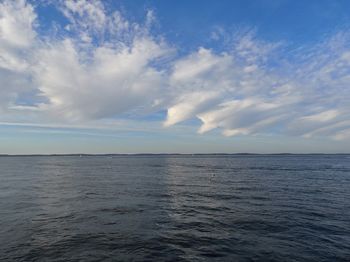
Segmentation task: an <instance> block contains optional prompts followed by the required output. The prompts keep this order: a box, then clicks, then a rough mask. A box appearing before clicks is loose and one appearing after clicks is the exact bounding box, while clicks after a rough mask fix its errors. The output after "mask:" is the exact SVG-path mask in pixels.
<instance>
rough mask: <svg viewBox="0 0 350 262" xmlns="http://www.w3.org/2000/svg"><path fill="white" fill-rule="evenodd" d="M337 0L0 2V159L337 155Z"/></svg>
mask: <svg viewBox="0 0 350 262" xmlns="http://www.w3.org/2000/svg"><path fill="white" fill-rule="evenodd" d="M349 11H350V3H349V2H348V1H325V0H324V1H321V0H320V1H311V0H310V1H287V0H279V1H277V0H261V1H253V0H252V1H243V0H242V1H238V0H237V1H226V0H222V1H199V0H191V1H184V0H183V1H182V0H180V1H160V0H159V1H101V2H100V1H87V0H79V1H63V0H62V1H24V0H18V1H6V0H5V1H0V154H1V153H10V154H32V153H141V152H142V153H145V152H149V153H161V152H165V153H175V152H178V153H195V152H198V153H210V152H225V153H236V152H258V153H264V152H266V153H278V152H292V153H298V152H300V153H306V152H312V153H317V152H323V153H337V152H339V153H344V152H349V148H350V147H349V146H350V103H349V102H350V87H349V84H350V45H349V43H350V41H349V40H350V32H349V25H350V21H349V18H350V16H349Z"/></svg>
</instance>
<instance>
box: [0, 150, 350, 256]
mask: <svg viewBox="0 0 350 262" xmlns="http://www.w3.org/2000/svg"><path fill="white" fill-rule="evenodd" d="M0 260H1V261H350V156H346V155H305V156H298V155H291V156H117V157H113V158H111V157H106V156H98V157H96V156H95V157H92V156H90V157H72V156H71V157H68V156H67V157H63V156H60V157H0Z"/></svg>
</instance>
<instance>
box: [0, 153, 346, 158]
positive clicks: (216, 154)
mask: <svg viewBox="0 0 350 262" xmlns="http://www.w3.org/2000/svg"><path fill="white" fill-rule="evenodd" d="M306 155H310V156H312V155H316V156H320V155H345V156H346V155H350V153H193V154H191V153H159V154H158V153H130V154H122V153H121V154H0V157H38V156H47V157H49V156H71V157H94V156H101V157H103V156H107V157H108V156H109V157H111V156H116V157H117V156H306Z"/></svg>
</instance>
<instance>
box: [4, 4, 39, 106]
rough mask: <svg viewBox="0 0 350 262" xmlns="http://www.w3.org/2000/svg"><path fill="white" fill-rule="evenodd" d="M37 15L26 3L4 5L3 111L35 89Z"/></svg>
mask: <svg viewBox="0 0 350 262" xmlns="http://www.w3.org/2000/svg"><path fill="white" fill-rule="evenodd" d="M35 19H36V14H35V12H34V10H33V7H32V6H31V5H28V4H26V3H25V1H21V0H18V1H3V2H1V3H0V110H6V107H7V106H10V105H11V104H12V103H14V101H15V100H16V99H17V97H18V95H19V94H20V93H21V92H28V91H29V90H30V89H32V88H33V87H32V83H31V81H30V77H31V75H30V72H29V71H30V61H28V56H29V53H30V51H31V50H30V48H31V47H32V44H33V41H34V38H35V35H36V33H35V30H34V23H35Z"/></svg>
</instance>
